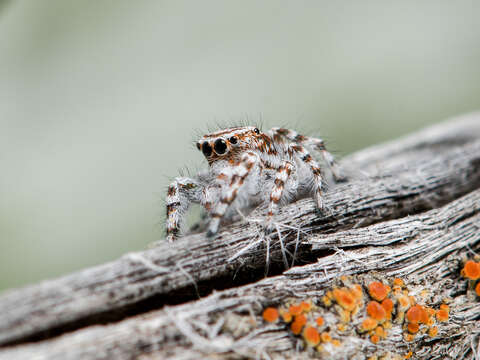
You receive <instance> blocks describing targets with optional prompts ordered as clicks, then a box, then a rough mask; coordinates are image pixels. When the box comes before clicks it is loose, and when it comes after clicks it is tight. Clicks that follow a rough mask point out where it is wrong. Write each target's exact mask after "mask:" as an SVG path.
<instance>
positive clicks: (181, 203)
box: [166, 178, 203, 242]
mask: <svg viewBox="0 0 480 360" xmlns="http://www.w3.org/2000/svg"><path fill="white" fill-rule="evenodd" d="M202 188H203V187H202V185H201V184H200V183H199V182H198V181H196V180H193V179H189V178H176V179H175V180H174V181H173V182H172V183H171V184H170V186H169V187H168V191H167V199H166V203H167V223H166V227H167V240H168V241H169V242H172V241H174V240H175V239H176V238H178V236H179V234H180V230H181V226H182V223H183V218H184V217H185V214H186V212H187V210H188V208H189V206H190V204H191V203H192V202H194V203H200V202H201V197H202Z"/></svg>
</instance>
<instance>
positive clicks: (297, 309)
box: [288, 304, 302, 316]
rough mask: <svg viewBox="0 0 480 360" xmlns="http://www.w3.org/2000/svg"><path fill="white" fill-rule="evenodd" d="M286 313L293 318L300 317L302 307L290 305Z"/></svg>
mask: <svg viewBox="0 0 480 360" xmlns="http://www.w3.org/2000/svg"><path fill="white" fill-rule="evenodd" d="M288 311H289V312H290V314H291V315H293V316H296V315H300V314H301V313H302V307H301V306H300V305H297V304H292V305H290V308H289V310H288Z"/></svg>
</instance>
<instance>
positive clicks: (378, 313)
mask: <svg viewBox="0 0 480 360" xmlns="http://www.w3.org/2000/svg"><path fill="white" fill-rule="evenodd" d="M367 314H368V315H370V317H372V318H374V319H375V320H378V321H384V320H385V319H386V317H387V312H386V311H385V309H384V308H383V307H382V305H380V304H379V303H378V302H376V301H370V302H369V303H368V305H367Z"/></svg>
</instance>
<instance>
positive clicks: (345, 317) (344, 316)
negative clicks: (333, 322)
mask: <svg viewBox="0 0 480 360" xmlns="http://www.w3.org/2000/svg"><path fill="white" fill-rule="evenodd" d="M338 315H340V321H341V322H343V323H348V322H350V311H347V310H345V309H338Z"/></svg>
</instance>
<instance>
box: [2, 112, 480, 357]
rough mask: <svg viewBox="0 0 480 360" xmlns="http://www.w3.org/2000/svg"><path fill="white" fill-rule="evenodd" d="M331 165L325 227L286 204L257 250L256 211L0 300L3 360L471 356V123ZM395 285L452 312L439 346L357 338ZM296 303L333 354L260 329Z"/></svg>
mask: <svg viewBox="0 0 480 360" xmlns="http://www.w3.org/2000/svg"><path fill="white" fill-rule="evenodd" d="M341 165H342V167H343V168H344V169H345V170H346V173H347V175H348V178H349V180H348V181H347V182H345V183H342V184H338V185H335V186H332V187H331V188H330V190H329V191H328V192H327V193H326V194H325V205H326V211H325V212H324V213H318V211H317V210H316V209H315V206H314V203H313V201H311V200H309V199H305V200H301V201H299V202H297V203H295V204H290V205H288V206H286V207H284V208H283V209H282V211H281V213H280V214H279V215H278V216H277V218H276V223H277V230H276V231H275V232H274V233H272V234H271V235H269V236H265V235H263V232H262V231H261V226H260V225H261V221H262V219H263V214H264V213H265V211H264V209H257V210H255V211H254V212H253V213H251V214H249V215H248V216H247V217H246V219H245V220H244V221H241V222H238V223H236V224H233V225H231V226H228V227H224V228H223V229H222V230H221V232H220V233H219V235H218V236H217V237H216V238H215V239H214V240H211V239H207V238H205V236H204V234H203V233H200V234H193V235H188V236H185V237H184V238H182V239H180V240H178V241H177V242H175V243H174V244H168V243H166V242H163V241H161V242H159V243H158V244H155V246H154V247H153V248H151V249H149V250H146V251H142V252H137V253H130V254H126V255H125V256H123V257H122V258H120V259H119V260H117V261H113V262H111V263H107V264H104V265H101V266H97V267H94V268H90V269H86V270H83V271H80V272H77V273H74V274H71V275H68V276H64V277H61V278H59V279H54V280H49V281H45V282H42V283H40V284H37V285H32V286H29V287H26V288H23V289H17V290H11V291H8V292H5V293H4V294H2V295H0V309H1V311H2V315H1V320H2V321H1V322H0V359H78V358H106V359H107V358H113V359H131V358H145V359H147V358H185V359H187V358H197V359H198V358H216V359H218V358H265V359H268V358H312V357H318V358H322V357H323V358H334V359H337V358H338V359H343V358H354V359H366V358H368V357H369V356H379V357H381V356H384V357H387V358H388V356H390V358H395V356H401V357H402V358H403V356H405V355H406V354H408V353H409V352H411V356H412V357H411V358H412V359H430V358H437V359H444V358H448V357H451V358H459V359H461V358H475V356H480V353H479V350H478V349H477V348H478V346H479V344H480V342H479V337H480V323H479V321H480V320H478V319H479V318H480V313H479V310H480V300H479V298H478V297H477V296H476V295H475V291H474V290H473V289H472V286H473V285H472V282H469V281H467V280H466V279H465V278H463V277H462V276H461V274H460V271H461V269H462V267H463V264H464V262H465V260H466V259H467V258H474V256H475V254H476V253H477V252H478V249H479V248H480V114H471V115H465V116H463V117H459V118H455V119H451V120H449V121H447V122H444V123H441V124H439V125H436V126H433V127H430V128H427V129H425V130H422V131H420V132H417V133H414V134H412V135H410V136H407V137H404V138H401V139H398V140H396V141H393V142H390V143H387V144H381V145H377V146H374V147H372V148H369V149H365V150H363V151H360V152H357V153H355V154H352V155H350V156H348V157H346V158H344V159H343V160H342V161H341ZM393 278H401V279H402V280H403V281H404V282H405V283H406V287H405V288H404V289H403V291H408V294H409V295H408V296H412V297H414V298H415V299H416V301H417V302H418V303H420V304H422V305H424V306H426V307H429V308H432V309H438V308H439V306H440V305H442V304H447V303H448V306H449V307H450V317H449V319H448V321H444V322H438V324H436V325H435V326H436V327H437V328H438V334H436V335H435V336H430V335H429V334H428V333H423V334H420V333H419V334H418V335H417V336H415V338H414V339H410V341H407V340H406V339H405V336H406V333H408V331H406V330H405V324H402V323H400V322H399V321H397V322H395V321H392V326H391V328H389V330H388V335H387V336H386V337H385V338H382V339H381V341H379V342H378V343H374V342H372V341H371V338H370V335H369V334H366V333H362V332H360V331H359V326H360V325H361V322H362V321H363V320H364V319H365V309H364V307H365V306H366V304H367V302H368V296H369V295H368V291H367V288H368V284H369V283H371V282H372V281H380V282H383V283H385V284H387V283H389V284H390V285H392V284H391V282H392V281H393ZM352 284H359V285H361V286H362V288H363V290H364V291H363V292H364V303H363V304H362V305H361V306H360V305H359V311H358V314H357V315H355V316H354V314H352V316H351V319H350V321H348V322H342V321H341V320H340V319H339V314H340V310H339V308H338V304H336V305H331V306H327V305H325V303H324V300H323V297H324V296H325V295H326V293H327V292H328V291H329V290H332V289H333V288H335V287H340V288H342V287H346V288H349V287H351V286H352ZM296 301H297V302H300V301H308V302H311V303H312V304H313V305H314V309H315V310H314V312H316V314H317V315H318V314H320V315H321V316H322V317H323V318H324V319H325V325H324V328H323V330H325V331H324V332H327V330H328V333H329V335H330V336H331V337H332V338H334V339H336V340H338V342H339V343H340V345H338V344H335V345H334V344H333V343H331V342H327V343H325V344H324V345H323V347H322V349H315V348H314V347H311V346H306V345H305V344H304V341H303V340H302V337H301V336H295V335H293V334H292V331H291V330H290V327H289V325H288V324H286V323H284V322H282V321H278V322H276V323H268V322H265V321H263V319H262V311H263V309H265V308H266V307H268V306H274V307H277V308H278V307H282V306H283V307H287V306H288V305H289V304H290V303H292V302H296ZM395 311H396V312H395ZM395 311H394V314H393V315H395V316H398V313H399V312H400V311H398V309H397V310H395ZM309 316H310V315H309ZM392 320H393V319H392ZM340 324H343V325H342V326H341V329H340V327H339V325H340ZM325 326H327V327H325Z"/></svg>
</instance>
